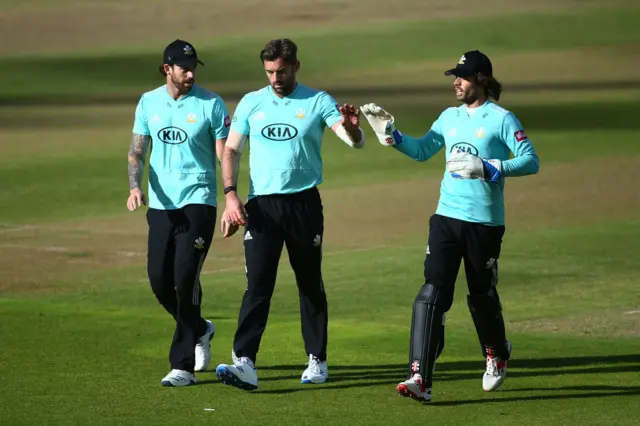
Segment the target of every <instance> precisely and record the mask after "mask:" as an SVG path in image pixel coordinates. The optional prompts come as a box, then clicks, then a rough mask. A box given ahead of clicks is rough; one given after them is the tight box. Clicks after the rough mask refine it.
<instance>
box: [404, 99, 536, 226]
mask: <svg viewBox="0 0 640 426" xmlns="http://www.w3.org/2000/svg"><path fill="white" fill-rule="evenodd" d="M394 139H395V141H396V144H397V145H394V148H396V149H397V150H398V151H400V152H402V153H404V154H406V155H408V156H410V157H412V158H414V159H415V160H417V161H426V160H428V159H429V158H431V157H432V156H434V155H435V154H436V153H438V152H439V151H440V150H441V149H442V148H446V158H447V159H448V158H449V156H450V155H451V154H452V153H453V152H456V151H457V150H462V151H466V152H469V153H471V154H474V155H477V156H479V157H480V158H483V159H487V160H489V159H497V160H501V161H502V178H501V179H500V180H499V181H498V182H495V183H492V182H485V181H483V180H481V179H455V178H453V177H452V176H451V173H449V172H448V171H446V169H445V173H444V178H443V179H442V184H441V185H440V199H439V201H438V207H437V210H436V214H439V215H442V216H447V217H451V218H455V219H460V220H464V221H468V222H476V223H483V224H485V225H490V226H500V225H504V183H505V182H504V181H505V179H504V178H505V177H512V176H525V175H529V174H535V173H537V172H538V166H539V160H538V155H537V154H536V151H535V149H534V147H533V145H532V143H531V141H530V140H529V138H528V137H527V136H526V134H525V132H524V130H523V128H522V125H521V124H520V121H519V120H518V119H517V118H516V116H515V115H514V114H513V113H512V112H509V111H507V110H506V109H504V108H502V107H500V106H498V105H497V104H495V103H493V102H491V101H487V102H485V103H484V104H483V105H482V106H480V107H478V108H476V109H475V111H474V113H473V114H472V115H471V116H470V115H469V114H468V113H467V108H466V106H465V105H462V106H460V107H458V108H455V107H451V108H448V109H446V110H445V111H443V112H442V114H440V117H438V119H437V120H436V121H435V122H434V123H433V125H432V126H431V130H429V132H428V133H427V134H426V135H424V136H423V137H422V138H419V139H418V138H412V137H410V136H407V135H402V133H400V132H396V133H395V134H394ZM511 153H513V156H514V158H511V159H510V154H511Z"/></svg>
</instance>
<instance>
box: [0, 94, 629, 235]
mask: <svg viewBox="0 0 640 426" xmlns="http://www.w3.org/2000/svg"><path fill="white" fill-rule="evenodd" d="M396 102H397V104H395V105H394V104H391V105H388V104H385V106H387V108H389V110H390V111H392V112H393V113H394V114H395V116H396V117H397V125H398V127H399V128H400V129H402V131H404V132H405V133H407V134H410V135H414V136H421V135H422V134H424V133H425V132H426V131H427V130H428V127H427V126H429V125H430V124H426V123H431V121H432V120H434V119H435V118H436V117H437V116H438V114H439V113H440V111H441V110H442V109H443V107H446V104H445V105H444V106H442V105H433V104H425V105H421V106H420V107H418V108H417V107H416V106H415V105H412V106H411V107H410V108H409V107H406V106H403V105H402V102H401V100H400V99H399V100H397V101H396ZM633 105H634V104H633V103H632V102H626V101H622V102H617V103H616V102H608V103H603V102H600V103H579V104H569V105H554V104H541V105H529V106H527V105H522V106H517V107H515V108H514V111H515V113H516V114H517V116H518V117H519V118H520V120H521V121H522V122H523V123H524V125H525V129H526V130H527V133H528V134H529V137H530V138H532V140H533V141H534V142H535V146H536V149H537V150H538V153H539V155H540V157H541V159H542V161H543V163H544V164H548V163H554V162H566V161H571V160H581V159H588V158H595V157H603V156H620V155H623V154H624V155H629V156H634V155H638V154H640V144H638V143H637V136H638V129H639V127H638V126H639V124H638V123H637V122H634V121H632V120H629V119H628V117H627V115H626V112H627V111H630V110H632V109H633V107H634V106H633ZM507 106H508V105H507ZM92 114H95V117H98V119H99V117H100V116H101V115H100V113H99V112H95V113H92ZM16 116H17V118H16V120H18V121H19V120H21V117H23V115H22V114H17V115H16ZM83 117H84V116H83V115H80V116H79V117H78V116H75V115H72V118H73V120H71V121H74V122H76V123H82V120H83ZM425 117H426V121H425ZM93 119H95V118H93ZM25 125H26V123H25ZM68 126H70V129H74V133H68V131H65V129H64V128H62V129H52V130H51V131H50V132H46V131H44V132H43V131H42V130H38V132H39V134H42V133H43V136H38V137H44V138H46V141H47V143H46V144H44V145H43V146H42V148H41V150H39V151H33V152H32V153H31V152H30V154H29V155H24V151H23V150H22V147H24V146H25V145H24V144H23V143H22V142H20V143H19V145H17V146H18V147H20V149H18V150H15V151H13V150H11V148H10V147H7V148H6V149H7V154H5V155H4V156H3V158H2V159H0V165H2V167H1V168H0V181H2V182H4V184H3V185H2V187H0V210H2V212H3V220H10V221H16V222H27V223H30V222H38V221H49V220H55V219H64V218H69V217H78V216H79V217H92V216H95V215H105V214H113V213H117V212H119V211H121V209H122V207H123V201H124V199H125V198H126V196H127V193H126V188H124V187H123V185H126V157H125V154H126V152H127V149H128V141H129V139H130V130H129V128H130V124H129V123H127V122H120V123H118V125H117V126H115V125H113V126H107V127H97V128H92V127H87V128H84V129H83V130H82V131H77V130H75V127H73V126H72V124H71V123H69V124H68ZM76 126H77V124H76ZM15 132H16V133H15V134H16V136H15V137H16V138H18V137H19V138H20V139H18V140H20V141H22V140H24V141H25V142H24V143H30V141H32V140H33V137H31V136H30V135H31V134H32V133H31V131H30V130H29V129H28V128H27V129H24V128H20V130H16V131H15ZM367 134H368V140H369V145H368V146H367V147H366V148H365V149H364V150H362V151H356V150H349V149H347V147H346V146H344V144H342V143H341V142H340V141H339V140H338V139H336V138H335V137H334V136H333V135H327V137H326V138H325V142H324V147H323V150H324V153H325V155H326V156H327V161H325V168H324V176H325V185H324V186H323V188H332V187H342V186H349V185H354V184H366V183H370V182H378V181H394V180H395V181H398V180H404V179H408V178H411V177H416V176H424V177H437V176H438V175H439V174H441V173H442V167H443V159H442V156H443V153H440V154H438V156H437V157H435V158H434V159H433V160H432V161H429V162H427V163H416V162H413V161H411V160H410V159H407V158H405V157H404V156H402V155H400V154H398V153H396V152H393V150H392V149H384V148H383V147H382V146H380V145H379V144H378V143H377V140H376V139H375V137H374V135H373V134H372V133H371V132H370V131H369V130H368V129H367ZM69 135H72V137H71V138H72V140H69ZM68 145H71V146H72V147H71V148H67V146H68ZM605 146H606V149H605ZM52 159H55V161H52ZM247 169H248V164H247V156H246V155H245V156H244V157H243V163H242V166H241V171H242V176H241V178H240V182H241V188H242V191H245V192H246V188H247V185H248V179H247V175H246V173H247ZM43 176H45V177H46V180H47V184H46V185H43V182H42V179H43ZM219 186H220V185H219ZM123 188H124V189H123ZM79 194H82V195H81V198H82V201H81V202H79V203H78V202H76V200H77V199H78V196H79Z"/></svg>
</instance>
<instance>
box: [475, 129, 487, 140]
mask: <svg viewBox="0 0 640 426" xmlns="http://www.w3.org/2000/svg"><path fill="white" fill-rule="evenodd" d="M486 134H487V131H486V130H485V129H484V127H479V128H478V129H476V138H478V139H483V138H484V137H485V135H486Z"/></svg>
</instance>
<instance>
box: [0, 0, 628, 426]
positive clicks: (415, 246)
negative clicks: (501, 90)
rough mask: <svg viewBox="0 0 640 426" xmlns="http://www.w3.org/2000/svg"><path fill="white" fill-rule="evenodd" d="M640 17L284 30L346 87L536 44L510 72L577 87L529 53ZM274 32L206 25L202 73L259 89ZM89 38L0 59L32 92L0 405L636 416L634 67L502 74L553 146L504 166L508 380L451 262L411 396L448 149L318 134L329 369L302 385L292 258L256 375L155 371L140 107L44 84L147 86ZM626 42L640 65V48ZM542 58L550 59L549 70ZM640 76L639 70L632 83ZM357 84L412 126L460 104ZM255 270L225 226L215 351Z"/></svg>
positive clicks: (224, 83)
mask: <svg viewBox="0 0 640 426" xmlns="http://www.w3.org/2000/svg"><path fill="white" fill-rule="evenodd" d="M0 1H1V0H0ZM38 1H40V0H38ZM31 3H33V4H35V2H30V4H31ZM639 18H640V11H639V10H638V9H637V8H635V9H628V10H608V11H602V12H593V11H591V12H585V13H575V14H563V15H551V14H548V15H528V16H523V15H518V16H514V17H513V19H504V18H503V19H501V20H500V21H499V25H498V24H495V25H493V24H490V23H488V24H487V25H485V26H484V27H482V28H480V29H479V31H478V32H477V34H475V35H474V44H475V46H469V38H468V34H467V33H466V32H464V31H461V28H464V27H465V25H467V24H468V22H469V21H463V20H457V21H430V22H429V23H428V24H425V23H406V24H392V25H385V26H381V27H378V28H377V31H376V33H375V34H369V33H367V32H366V31H359V32H353V33H348V32H336V33H335V34H331V33H329V32H328V31H323V29H310V31H309V32H305V33H301V34H300V35H299V37H295V40H296V41H297V42H298V44H299V45H300V48H301V59H302V61H303V67H304V82H305V83H307V84H310V85H313V84H314V82H323V84H326V83H329V84H328V85H329V86H331V82H333V81H335V82H336V85H337V86H340V85H341V84H342V86H341V87H345V84H344V82H341V78H342V77H341V76H346V75H348V74H349V73H350V72H355V73H356V75H357V71H358V70H364V71H371V70H373V71H376V70H383V71H384V70H389V71H388V72H389V77H388V78H385V79H384V80H383V81H380V82H378V83H375V84H376V85H377V86H379V87H382V86H384V85H386V84H402V83H403V82H404V81H405V80H403V79H404V78H405V77H409V76H412V77H411V78H415V76H416V75H418V71H419V68H420V67H421V66H423V65H425V66H426V67H427V68H428V69H436V68H438V69H439V67H440V63H441V62H442V61H443V60H446V61H449V60H452V59H451V55H452V52H458V51H460V52H462V51H464V50H467V49H468V48H471V47H476V46H481V48H482V49H484V50H486V51H487V52H488V53H491V54H494V53H495V54H497V55H498V57H499V58H501V59H500V60H503V61H506V62H505V64H508V60H509V58H512V57H513V58H516V57H517V58H518V60H520V61H527V60H530V61H532V65H531V67H532V68H531V70H530V71H528V74H523V75H521V76H520V78H519V79H517V80H515V81H516V82H518V83H526V82H527V78H528V77H532V78H534V77H535V82H536V84H538V83H540V84H541V85H542V86H544V85H545V84H553V83H556V82H559V81H562V82H565V83H566V82H567V81H569V82H571V79H568V78H567V75H566V70H567V69H568V68H567V67H566V64H565V63H550V64H541V63H535V61H536V60H539V59H537V58H541V57H545V56H544V54H545V52H553V51H556V52H563V51H567V52H572V49H577V48H581V49H582V50H581V51H580V52H578V56H579V57H580V58H582V59H584V58H585V57H588V56H589V54H590V49H591V48H592V47H595V46H612V50H611V51H609V56H607V57H609V58H617V57H620V58H623V56H624V55H620V51H624V49H627V48H628V47H629V46H635V45H636V44H637V43H638V42H640V31H639V30H638V26H637V24H636V23H637V21H638V19H639ZM263 43H264V40H262V39H258V38H256V37H244V38H227V39H221V40H217V41H213V42H211V43H209V44H205V45H204V46H203V48H202V49H199V50H200V51H201V53H202V56H203V57H204V58H205V59H206V62H207V67H206V69H203V72H202V74H201V77H204V78H203V79H202V80H204V82H205V83H207V84H210V85H212V86H213V87H212V88H214V89H215V88H217V87H220V88H226V89H227V90H230V91H238V90H239V91H246V90H250V89H252V88H254V87H256V86H257V85H261V84H264V77H263V75H262V73H261V69H260V66H259V62H258V61H257V60H256V59H255V56H256V53H257V51H259V49H260V47H261V46H262V44H263ZM618 49H619V50H618ZM574 53H575V51H574ZM502 54H504V55H503V56H501V55H502ZM83 55H84V53H83V52H77V54H74V55H70V56H68V57H66V56H65V57H57V58H56V57H32V58H21V59H17V58H7V59H5V60H4V62H3V67H2V69H1V70H0V102H1V101H2V100H4V101H6V100H11V99H12V98H14V99H15V98H24V99H27V100H29V99H30V100H31V101H33V100H34V99H36V98H37V99H40V100H42V101H43V102H42V104H38V105H36V106H24V107H6V108H0V122H2V126H1V128H0V141H1V143H0V181H1V182H2V183H3V184H2V186H0V212H1V214H0V347H1V348H2V352H1V353H2V356H1V357H0V368H1V369H2V372H3V386H2V387H1V388H0V401H2V403H1V404H0V424H2V425H5V424H6V425H21V424H24V425H39V424H47V425H55V424H65V425H70V424H77V425H86V424H91V425H101V424H105V425H106V424H108V425H113V424H127V425H136V424H140V425H148V424H186V425H192V424H200V423H215V424H243V425H245V424H247V425H249V424H256V425H270V424H323V425H324V424H354V425H358V424H363V425H364V424H367V425H370V424H376V425H377V424H380V425H393V424H402V425H408V424H426V423H429V424H434V425H435V424H438V425H440V424H442V425H475V424H479V423H485V422H492V423H504V424H509V425H531V424H536V425H537V424H540V425H556V424H560V425H565V424H566V425H573V424H576V425H580V424H598V425H610V424H611V425H613V424H619V425H628V424H633V422H637V418H638V417H639V415H640V410H639V409H638V407H637V399H638V395H640V386H639V385H638V383H639V382H640V344H639V343H638V337H639V336H638V330H639V329H640V319H639V316H640V313H639V312H638V311H639V310H640V292H639V291H638V288H637V277H638V275H639V274H640V263H638V262H637V256H635V254H636V253H638V252H639V251H640V222H639V221H638V217H640V216H639V215H640V203H639V202H638V199H637V197H636V196H635V194H637V187H636V185H635V182H634V181H633V179H632V177H629V176H628V175H630V176H633V170H635V169H637V168H638V164H639V161H640V160H639V159H640V144H639V143H638V138H639V137H640V127H639V126H640V124H638V122H637V120H635V121H634V120H633V118H632V114H631V112H632V111H635V110H636V109H637V106H636V105H637V102H636V98H637V92H638V90H637V85H636V86H633V85H632V86H633V87H629V88H627V87H623V88H620V87H618V88H616V89H615V90H613V89H612V88H611V87H609V86H607V84H606V82H607V81H609V82H611V83H616V81H617V78H615V77H610V76H608V75H607V73H606V72H602V70H603V69H604V68H603V67H602V64H597V65H598V66H597V67H596V66H595V65H596V64H594V69H584V70H580V72H581V73H582V74H581V75H580V77H581V80H580V81H587V80H586V79H585V78H586V77H585V75H586V76H588V78H589V79H593V81H602V82H603V83H602V84H601V85H599V86H598V87H595V88H589V87H585V88H582V89H581V88H578V87H574V88H573V89H572V90H562V91H560V90H559V91H557V92H554V91H550V90H545V91H540V92H539V93H537V92H535V91H517V90H514V91H512V90H510V88H511V85H510V83H511V81H510V80H511V78H510V79H509V80H507V81H506V82H505V87H506V90H505V97H504V102H503V105H504V106H505V107H507V108H510V109H512V110H513V111H514V112H515V113H516V115H517V116H518V118H519V119H520V120H521V121H522V122H523V124H524V127H525V129H526V131H527V134H528V135H529V137H530V138H531V139H532V141H533V142H534V145H535V147H536V149H537V151H538V153H539V155H540V158H541V169H540V174H539V175H538V176H535V177H527V178H518V179H510V180H509V182H508V185H507V192H506V200H507V215H508V223H507V234H506V236H505V239H504V244H503V249H502V254H501V259H500V284H499V290H500V296H501V299H502V302H503V306H504V314H505V318H506V319H507V330H508V335H509V339H510V340H511V341H512V343H513V344H514V352H513V360H512V361H511V363H510V367H509V375H508V377H507V381H506V383H505V384H504V386H503V387H502V388H501V389H500V390H499V391H498V392H495V393H484V392H483V391H482V389H481V385H480V381H481V374H482V371H483V367H484V363H483V359H482V357H481V355H480V353H479V348H478V343H477V337H476V336H475V332H474V327H473V324H472V322H471V319H470V316H469V313H468V310H467V307H466V302H465V287H466V283H465V277H464V274H463V273H461V274H460V276H459V280H458V282H457V283H456V287H457V291H456V296H455V302H454V305H453V307H452V309H451V310H450V312H449V313H448V315H447V335H446V345H447V346H446V349H445V352H444V353H443V355H442V358H441V359H440V360H439V362H438V365H437V373H436V376H435V377H436V382H435V385H434V402H433V403H432V404H430V405H429V406H421V405H419V404H416V403H414V402H413V401H407V400H404V399H401V398H398V397H397V396H396V395H395V392H394V387H395V385H396V384H397V383H398V382H399V381H400V380H402V379H403V378H404V375H405V372H406V362H407V353H408V344H409V325H410V321H411V306H412V303H413V298H414V296H415V294H416V292H417V291H418V289H419V287H420V285H421V284H422V280H423V278H422V274H423V271H422V267H423V260H424V252H425V245H426V241H427V233H428V229H427V226H428V221H427V219H428V216H429V215H430V214H431V213H432V212H433V208H434V207H435V202H436V200H437V194H438V185H439V180H440V176H441V174H442V171H443V158H442V155H443V154H442V153H440V154H439V155H438V156H437V157H436V158H434V159H432V160H431V161H429V162H426V163H417V162H414V161H411V160H409V159H407V158H406V157H403V156H402V155H400V154H398V153H396V152H394V150H393V149H392V148H385V147H382V146H380V145H379V144H378V143H377V141H376V140H375V138H374V136H373V135H372V134H371V132H369V131H368V128H367V127H365V128H367V131H368V133H367V136H368V146H367V147H366V148H365V149H364V150H361V151H356V150H349V149H347V148H346V147H345V146H344V145H343V144H342V143H341V142H340V141H338V140H337V139H336V138H335V137H333V136H331V135H328V136H327V138H326V140H325V144H324V148H323V149H324V165H325V169H324V175H325V183H324V184H323V185H322V187H321V191H322V193H323V203H324V206H325V213H326V219H325V225H326V234H325V246H324V254H325V257H324V261H323V270H324V280H325V284H326V288H327V295H328V299H329V310H330V321H329V371H330V382H329V383H327V384H326V385H322V386H312V387H305V386H302V385H301V384H300V383H299V377H300V373H301V372H302V369H303V368H304V363H305V361H306V359H305V354H304V349H303V348H304V346H303V342H302V339H301V333H300V318H299V305H298V300H297V297H298V296H297V289H296V286H295V281H294V277H293V273H292V271H291V268H290V267H289V265H288V261H287V259H286V253H283V257H282V260H281V267H280V269H279V273H278V284H277V286H276V290H275V293H274V296H273V299H272V306H271V315H270V318H269V323H268V326H267V330H266V332H265V335H264V338H263V341H262V346H261V350H260V353H259V357H258V367H259V377H260V388H259V390H258V391H256V392H252V393H245V392H241V391H239V390H236V389H233V388H228V387H223V386H222V385H221V384H220V383H219V382H218V381H217V379H216V378H215V375H214V374H213V373H212V372H206V373H202V374H199V375H198V379H199V383H200V384H199V385H198V386H194V387H192V388H188V389H166V388H162V387H161V386H160V385H159V382H160V379H161V378H162V377H163V376H164V375H165V374H166V373H167V371H168V368H169V365H168V360H167V358H168V349H169V343H170V340H171V337H172V334H173V326H174V325H173V324H172V321H171V318H170V317H169V316H168V315H167V314H166V313H165V312H164V311H163V310H162V308H161V307H160V306H159V305H158V304H157V302H156V300H155V298H154V296H153V294H152V293H151V290H150V289H149V285H148V283H147V282H146V276H145V275H146V272H145V261H146V231H147V228H146V223H145V219H144V214H143V212H137V213H135V214H129V213H127V212H125V210H124V209H125V207H124V201H125V198H126V196H127V193H128V191H127V186H126V185H127V182H126V166H125V153H126V151H127V148H128V144H129V140H130V130H131V124H132V123H131V120H132V114H133V107H134V105H135V104H134V103H131V104H130V105H129V104H127V105H129V106H124V105H122V106H116V105H114V106H101V105H100V104H94V105H87V106H81V107H62V106H60V107H47V105H46V102H45V101H47V98H48V97H53V96H57V95H61V96H68V97H81V98H84V99H85V100H89V101H90V99H91V98H92V97H98V98H102V97H109V96H114V97H115V98H116V99H115V101H117V102H120V101H121V100H124V99H130V98H132V99H133V98H135V97H136V96H138V95H139V93H140V92H141V91H142V90H144V89H145V88H147V87H149V88H151V87H154V86H155V85H156V84H157V83H154V81H156V80H154V78H155V77H154V74H153V73H154V68H155V65H156V60H157V55H156V54H155V53H144V52H142V53H140V54H136V55H134V54H130V55H129V54H121V55H110V54H103V52H98V53H96V54H94V55H92V56H86V57H83ZM455 55H457V53H455ZM510 55H513V56H510ZM539 55H543V56H539ZM585 55H586V56H585ZM629 56H630V58H629V61H633V60H635V59H634V58H633V57H632V51H631V50H630V51H629ZM554 57H555V58H556V60H558V59H557V56H554ZM572 57H575V56H572ZM207 58H210V59H207ZM527 58H528V59H527ZM454 59H455V58H454ZM582 59H581V63H583V62H582ZM595 60H597V58H596V59H595ZM630 63H631V62H629V63H625V64H626V66H628V67H629V69H632V68H633V67H631V66H630V65H629V64H630ZM547 65H548V66H547ZM556 65H557V67H556ZM405 66H406V68H407V69H406V70H403V67H405ZM617 66H618V65H617V64H615V63H612V64H611V67H612V68H613V67H617ZM505 68H506V69H505V71H506V73H507V75H510V76H511V77H514V76H515V75H514V74H508V73H509V70H510V69H511V67H509V66H506V67H505ZM605 68H606V67H605ZM569 69H571V67H569ZM16 70H19V72H16ZM140 70H148V72H146V71H145V72H141V71H140ZM416 70H418V71H416ZM542 70H548V72H545V73H543V74H542V75H538V73H539V72H541V71H542ZM576 72H578V71H576ZM203 74H204V75H203ZM371 75H375V72H373V73H372V74H371ZM380 75H384V74H380ZM616 75H618V74H616ZM438 76H440V74H438ZM351 78H353V77H351ZM365 78H366V77H365ZM634 79H635V80H634ZM425 80H426V81H427V82H428V81H430V77H428V76H427V77H425ZM638 80H639V79H638V74H637V73H636V74H630V75H629V76H628V79H626V80H625V81H630V82H633V81H636V82H637V81H638ZM352 81H354V80H352ZM412 81H413V82H414V83H415V81H417V80H412ZM355 82H356V83H359V84H365V83H368V81H365V80H362V81H355ZM354 89H360V90H361V94H359V95H354V96H353V97H354V98H355V99H354V100H352V102H360V101H371V100H375V101H376V102H380V103H382V104H383V105H384V106H385V107H386V108H388V109H389V110H390V111H391V112H392V113H393V114H394V115H395V116H396V122H397V125H398V127H399V128H401V129H402V130H403V131H404V132H405V133H407V134H411V135H415V136H420V135H422V134H423V133H424V132H426V131H427V129H428V127H429V126H430V124H431V123H432V122H433V120H434V119H435V118H436V117H437V115H438V114H439V113H440V111H441V110H442V109H443V108H445V107H446V106H447V105H450V104H452V99H451V97H452V95H451V94H450V93H444V92H442V91H439V89H438V90H435V92H436V93H429V91H428V90H425V91H424V94H408V93H404V92H403V93H400V92H398V93H397V94H396V93H391V94H383V93H379V92H375V90H373V89H372V91H371V92H370V93H368V92H366V91H362V89H363V88H362V87H359V86H357V87H354ZM596 89H597V90H596ZM360 98H362V99H360ZM49 99H51V98H49ZM345 101H346V99H345ZM630 114H631V115H630ZM246 157H247V156H246V155H245V156H244V158H243V165H242V168H241V170H242V177H241V191H243V192H245V191H246V185H247V178H246V173H247V162H246V161H247V158H246ZM242 265H243V264H242V241H241V239H240V238H239V237H234V238H233V239H231V240H221V239H216V240H215V242H214V245H213V248H212V251H211V254H210V256H209V258H208V260H207V262H206V263H205V266H204V272H205V273H204V274H203V276H202V282H203V288H204V299H203V300H204V302H203V314H204V316H205V317H207V318H210V319H213V320H214V321H215V323H216V326H217V333H216V337H215V338H214V340H213V353H214V357H213V361H212V367H213V368H215V365H217V363H222V362H229V361H230V352H231V344H232V339H233V334H234V332H235V326H236V323H237V315H238V308H239V305H240V300H241V298H242V294H243V292H244V289H245V278H244V275H243V266H242ZM205 408H214V409H215V411H204V409H205Z"/></svg>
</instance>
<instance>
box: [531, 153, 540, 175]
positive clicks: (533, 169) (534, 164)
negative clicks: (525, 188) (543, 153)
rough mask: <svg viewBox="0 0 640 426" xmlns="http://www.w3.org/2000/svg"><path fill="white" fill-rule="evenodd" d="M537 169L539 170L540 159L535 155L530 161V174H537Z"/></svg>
mask: <svg viewBox="0 0 640 426" xmlns="http://www.w3.org/2000/svg"><path fill="white" fill-rule="evenodd" d="M539 171H540V159H539V158H538V156H535V157H534V158H533V160H532V161H531V174H532V175H535V174H538V172H539Z"/></svg>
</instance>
